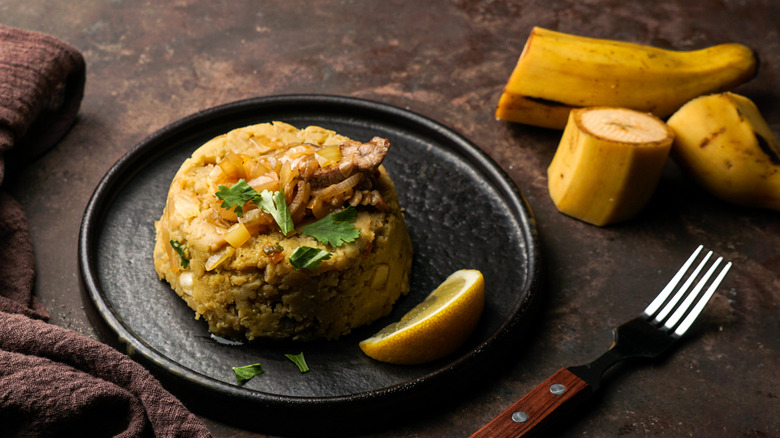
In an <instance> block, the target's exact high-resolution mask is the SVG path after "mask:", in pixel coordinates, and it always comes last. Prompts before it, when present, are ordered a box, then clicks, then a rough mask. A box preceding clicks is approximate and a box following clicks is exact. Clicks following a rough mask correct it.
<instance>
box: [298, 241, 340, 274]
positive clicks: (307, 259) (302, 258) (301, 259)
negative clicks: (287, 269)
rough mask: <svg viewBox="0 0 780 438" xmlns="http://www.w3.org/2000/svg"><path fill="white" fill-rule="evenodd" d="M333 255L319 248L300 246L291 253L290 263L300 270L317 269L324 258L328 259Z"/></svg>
mask: <svg viewBox="0 0 780 438" xmlns="http://www.w3.org/2000/svg"><path fill="white" fill-rule="evenodd" d="M332 255H333V254H331V253H329V252H328V251H325V250H322V249H319V248H312V247H310V246H299V247H298V248H295V251H293V253H292V254H290V264H291V265H292V266H293V267H294V268H295V269H298V270H301V269H310V270H315V269H317V266H319V265H320V263H322V261H323V260H328V259H329V258H330V257H331V256H332Z"/></svg>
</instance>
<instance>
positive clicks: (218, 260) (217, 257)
mask: <svg viewBox="0 0 780 438" xmlns="http://www.w3.org/2000/svg"><path fill="white" fill-rule="evenodd" d="M233 252H234V250H233V248H231V247H227V248H225V249H224V250H222V251H220V252H218V253H216V254H212V255H211V257H209V258H208V259H207V260H206V265H205V266H204V267H205V268H206V270H207V271H212V270H214V269H215V268H216V267H217V266H219V265H221V264H222V263H223V262H224V261H225V260H227V259H228V258H230V256H232V255H233Z"/></svg>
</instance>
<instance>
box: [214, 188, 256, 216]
mask: <svg viewBox="0 0 780 438" xmlns="http://www.w3.org/2000/svg"><path fill="white" fill-rule="evenodd" d="M215 195H217V198H219V199H221V200H222V204H220V207H222V208H224V209H226V210H230V209H231V208H233V207H235V212H236V216H238V217H242V216H244V204H246V203H247V202H250V201H252V202H254V203H257V200H258V199H260V194H259V193H257V190H255V189H253V188H252V187H251V186H250V185H249V184H247V182H246V180H245V179H240V180H238V182H237V183H235V184H233V185H232V186H231V187H229V188H228V187H225V186H222V185H221V186H219V190H218V191H217V193H215Z"/></svg>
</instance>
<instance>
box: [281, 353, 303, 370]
mask: <svg viewBox="0 0 780 438" xmlns="http://www.w3.org/2000/svg"><path fill="white" fill-rule="evenodd" d="M284 356H285V357H286V358H287V359H290V360H291V361H292V362H293V363H294V364H295V365H297V366H298V369H299V370H300V371H301V372H302V373H305V372H306V371H309V366H308V365H306V359H304V358H303V353H302V352H301V353H298V354H285V355H284Z"/></svg>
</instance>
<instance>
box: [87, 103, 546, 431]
mask: <svg viewBox="0 0 780 438" xmlns="http://www.w3.org/2000/svg"><path fill="white" fill-rule="evenodd" d="M276 120H280V121H284V122H287V123H290V124H292V125H295V126H297V127H299V128H303V127H305V126H308V125H318V126H322V127H325V128H327V129H332V130H335V131H337V132H339V133H340V134H343V135H346V136H348V137H350V138H353V139H356V140H361V141H367V140H369V139H371V138H372V137H373V136H375V135H378V136H381V137H386V138H389V139H390V142H391V149H390V154H389V155H388V157H387V159H386V160H385V167H386V168H387V169H388V172H389V173H390V175H391V177H392V178H393V180H394V181H395V184H396V188H397V191H398V195H399V198H400V201H401V205H402V206H403V207H405V208H406V213H405V218H406V222H407V225H408V227H409V230H410V234H411V238H412V242H413V245H414V249H415V255H414V262H413V266H412V275H411V292H410V294H409V295H408V296H407V297H406V298H403V299H401V300H400V301H399V302H398V304H397V305H396V307H395V309H394V311H393V313H392V314H391V315H390V316H389V317H388V318H386V319H383V320H380V321H377V322H376V323H374V324H373V325H371V326H370V327H366V328H363V329H360V330H356V331H355V332H353V333H352V334H350V335H349V336H346V337H344V338H343V339H340V340H338V341H335V342H314V343H309V344H290V343H282V344H260V343H258V344H256V345H255V344H251V345H244V346H232V345H226V344H223V343H219V342H217V341H216V340H214V339H213V338H211V337H210V336H209V333H208V331H207V327H206V324H205V322H203V321H198V320H195V319H194V318H193V315H194V314H193V312H192V311H191V310H190V309H189V308H188V307H187V306H186V305H185V303H184V302H183V301H182V300H181V299H180V298H179V297H177V296H176V294H174V293H173V292H172V291H171V289H170V288H169V286H168V284H167V283H164V282H161V281H160V280H158V278H157V275H156V273H155V271H154V267H153V263H152V248H153V245H154V225H153V223H154V221H155V220H157V219H159V217H160V214H161V212H162V210H163V207H164V205H165V199H166V195H167V192H168V187H169V184H170V182H171V179H172V178H173V176H174V174H175V173H176V171H177V170H178V168H179V166H180V165H181V164H182V162H183V161H184V160H185V159H186V158H187V157H189V156H190V154H191V153H192V152H193V151H194V150H195V149H196V148H198V147H199V146H200V145H202V144H203V143H204V142H206V141H207V140H209V139H211V138H212V137H215V136H217V135H219V134H222V133H224V132H227V131H229V130H231V129H233V128H238V127H241V126H246V125H250V124H254V123H261V122H268V121H276ZM538 251H539V249H538V242H537V234H536V227H535V224H534V220H533V216H532V213H531V210H530V208H529V207H528V205H527V203H526V202H525V200H524V198H523V196H522V195H521V193H520V191H519V190H518V189H517V188H516V187H515V185H514V184H513V183H512V181H511V180H510V179H509V178H507V176H506V175H505V174H504V173H503V172H502V171H501V169H500V168H499V167H498V166H497V165H496V164H495V163H494V162H493V161H491V160H490V159H489V158H488V157H487V156H486V155H485V154H484V153H483V152H482V151H480V150H479V149H478V148H477V147H476V146H475V145H473V144H472V143H471V142H469V141H468V140H466V139H465V138H463V137H462V136H460V135H458V134H456V133H454V132H453V131H451V130H450V129H448V128H446V127H444V126H442V125H440V124H438V123H436V122H434V121H432V120H430V119H427V118H425V117H422V116H419V115H417V114H414V113H411V112H409V111H405V110H402V109H399V108H396V107H393V106H389V105H385V104H381V103H376V102H371V101H366V100H360V99H354V98H345V97H335V96H318V95H315V96H312V95H288V96H273V97H261V98H256V99H248V100H243V101H239V102H235V103H231V104H227V105H223V106H219V107H216V108H212V109H209V110H206V111H203V112H199V113H197V114H194V115H192V116H190V117H187V118H185V119H182V120H180V121H178V122H176V123H173V124H171V125H169V126H167V127H165V128H164V129H162V130H160V131H158V132H156V133H155V134H153V135H152V136H150V137H149V138H147V139H146V140H144V141H143V142H141V143H140V144H138V145H137V146H136V147H134V148H133V149H132V150H131V151H130V152H129V153H127V154H126V155H125V156H124V157H122V158H121V159H120V160H119V161H118V162H117V163H116V164H115V165H114V166H113V167H112V168H111V169H110V170H109V172H108V173H107V174H106V175H105V176H104V178H103V179H102V180H101V182H100V184H99V185H98V187H97V188H96V190H95V193H94V194H93V196H92V198H91V199H90V202H89V204H88V206H87V209H86V212H85V215H84V219H83V222H82V226H81V234H80V238H79V262H80V268H81V273H82V279H83V282H84V287H85V289H86V293H87V295H88V297H89V299H90V300H91V301H92V303H93V304H94V307H95V308H96V310H97V312H98V313H99V314H100V316H101V317H102V319H103V320H105V322H106V323H107V325H108V326H109V327H110V329H111V330H112V331H113V332H115V334H116V335H117V336H118V338H119V340H120V341H122V342H123V343H125V344H126V346H127V351H128V352H129V353H130V354H131V356H132V357H133V358H134V359H136V360H138V361H139V362H141V363H143V364H145V365H146V366H148V367H149V368H151V369H152V370H153V371H155V372H156V374H157V375H158V376H160V377H161V378H162V379H163V380H164V381H166V382H167V384H168V385H169V387H170V388H172V389H173V391H174V393H176V394H177V395H179V396H180V397H182V398H183V399H184V400H185V401H186V402H187V403H188V405H189V406H190V407H191V408H192V409H193V410H196V411H198V412H201V413H203V414H206V415H211V416H216V417H218V418H221V419H223V420H226V421H230V422H232V423H234V424H237V425H240V426H242V427H253V428H255V429H260V430H263V431H266V432H271V431H273V432H275V433H284V434H294V433H298V432H301V433H303V432H305V431H306V430H307V429H308V430H316V431H318V432H325V431H327V430H334V431H336V430H337V431H342V432H343V431H346V429H345V428H352V429H354V430H362V429H361V428H364V427H370V426H371V425H376V424H379V423H381V422H382V420H388V419H393V421H398V419H397V418H395V416H394V414H397V413H403V412H410V409H412V408H413V407H414V406H420V404H421V403H427V402H430V401H431V400H432V399H434V398H436V397H443V396H444V395H445V394H448V393H450V392H451V391H450V390H451V389H452V388H453V385H462V384H463V382H459V380H461V379H474V375H472V371H473V369H474V368H475V367H474V366H475V365H477V364H484V362H485V361H487V360H489V358H490V356H491V354H490V353H491V352H494V351H495V350H496V349H497V348H499V347H500V346H501V345H502V341H503V340H507V339H508V338H510V337H511V335H512V333H513V331H516V328H517V327H518V326H519V322H520V321H521V320H522V319H524V318H525V316H526V314H527V313H528V308H529V306H530V305H531V302H532V299H533V298H534V296H535V295H536V293H535V290H536V289H537V287H536V284H537V280H538V278H537V277H538V276H539V275H538V274H539V273H538V270H539V263H540V261H539V252H538ZM462 268H474V269H479V270H481V271H482V272H483V274H484V277H485V282H486V285H487V289H486V307H485V312H484V315H483V317H482V319H481V321H480V324H479V326H478V327H477V329H476V332H475V333H474V335H473V336H472V337H471V338H470V339H469V341H468V342H467V343H466V345H464V346H463V347H462V348H461V349H460V350H459V351H458V352H456V353H455V354H453V355H452V356H450V357H448V358H445V359H443V360H440V361H437V362H435V363H431V364H426V365H420V366H393V365H387V364H383V363H380V362H376V361H373V360H371V359H369V358H367V357H366V356H364V355H363V354H362V352H361V351H360V349H359V348H358V342H359V341H360V340H361V339H364V338H365V337H368V336H369V335H370V334H372V333H373V332H375V331H376V330H378V329H379V328H380V327H382V326H384V325H385V324H387V323H388V322H389V321H391V320H395V319H398V318H399V317H400V316H401V315H402V314H404V313H405V312H406V311H408V310H409V309H410V308H411V307H413V306H414V305H415V304H416V303H418V302H420V301H421V300H422V299H423V298H424V297H425V296H426V295H427V294H428V293H429V292H430V291H432V290H433V289H434V288H435V287H436V285H438V284H439V283H440V282H441V281H442V280H443V279H444V278H446V277H447V275H449V274H450V273H452V272H453V271H455V270H458V269H462ZM512 340H513V341H515V342H518V341H517V340H514V339H512ZM301 351H302V352H303V353H304V354H305V357H306V360H307V362H308V363H309V366H310V367H311V371H310V372H308V373H306V374H300V373H299V371H298V369H297V368H296V367H295V365H294V364H292V362H290V361H289V360H287V359H286V358H285V357H284V353H298V352H301ZM256 362H260V363H262V365H263V367H264V369H265V373H264V374H263V375H261V376H258V377H255V378H254V379H252V380H251V381H249V382H247V383H246V384H244V385H237V384H236V383H235V377H234V375H233V371H232V369H231V367H233V366H237V365H247V364H252V363H256ZM246 420H250V421H248V422H247V421H246ZM312 428H313V429H312Z"/></svg>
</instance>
